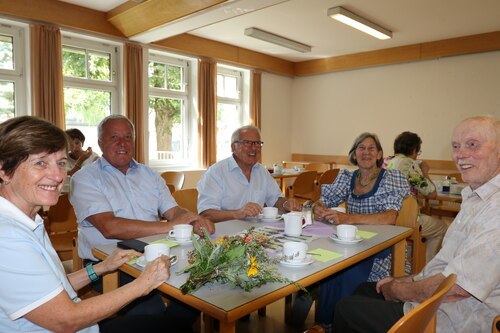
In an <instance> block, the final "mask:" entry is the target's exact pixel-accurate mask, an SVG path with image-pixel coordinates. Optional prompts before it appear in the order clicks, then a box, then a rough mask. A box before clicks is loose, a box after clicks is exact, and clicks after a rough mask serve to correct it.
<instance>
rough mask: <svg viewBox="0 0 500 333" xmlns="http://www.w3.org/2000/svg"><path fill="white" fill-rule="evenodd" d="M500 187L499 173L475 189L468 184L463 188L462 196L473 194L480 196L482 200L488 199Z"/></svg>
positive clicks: (466, 196)
mask: <svg viewBox="0 0 500 333" xmlns="http://www.w3.org/2000/svg"><path fill="white" fill-rule="evenodd" d="M499 189H500V174H497V175H496V176H495V177H493V178H491V179H490V180H489V181H488V182H487V183H485V184H483V185H481V186H480V187H478V188H477V189H475V190H474V191H472V189H471V188H470V186H467V187H466V188H464V189H463V190H462V197H463V198H468V197H470V196H471V195H473V194H476V195H477V196H479V197H480V198H481V199H482V200H487V199H488V198H489V197H490V196H492V195H494V194H495V193H497V192H498V190H499Z"/></svg>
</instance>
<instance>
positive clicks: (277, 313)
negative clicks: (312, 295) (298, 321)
mask: <svg viewBox="0 0 500 333" xmlns="http://www.w3.org/2000/svg"><path fill="white" fill-rule="evenodd" d="M284 304H285V301H284V299H282V300H279V301H277V302H275V303H273V304H271V305H268V306H267V307H266V316H265V317H261V316H259V315H258V314H257V312H254V313H252V314H251V315H250V319H249V320H239V321H238V322H237V324H236V332H237V333H302V332H304V331H305V330H307V329H308V328H310V327H312V326H313V325H314V305H313V306H312V308H311V311H309V315H308V317H307V319H306V321H305V323H304V325H303V326H302V327H294V326H290V325H286V324H285V322H284Z"/></svg>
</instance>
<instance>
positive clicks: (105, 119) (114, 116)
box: [97, 114, 135, 141]
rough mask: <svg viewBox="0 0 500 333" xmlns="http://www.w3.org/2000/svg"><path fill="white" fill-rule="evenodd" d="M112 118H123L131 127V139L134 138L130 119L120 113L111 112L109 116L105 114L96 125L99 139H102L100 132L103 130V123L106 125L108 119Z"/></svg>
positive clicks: (133, 129)
mask: <svg viewBox="0 0 500 333" xmlns="http://www.w3.org/2000/svg"><path fill="white" fill-rule="evenodd" d="M112 120H125V121H126V122H127V123H128V125H129V127H130V128H131V129H132V136H133V139H134V140H135V126H134V124H132V122H131V121H130V119H128V118H127V117H125V116H124V115H121V114H112V115H110V116H107V117H106V118H104V119H103V120H101V122H100V123H99V125H98V126H97V138H98V140H99V141H101V140H102V132H103V131H104V125H106V123H107V122H108V121H112Z"/></svg>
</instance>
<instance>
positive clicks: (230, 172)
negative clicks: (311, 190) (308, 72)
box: [197, 126, 302, 222]
mask: <svg viewBox="0 0 500 333" xmlns="http://www.w3.org/2000/svg"><path fill="white" fill-rule="evenodd" d="M260 137H261V136H260V131H259V129H258V128H257V127H254V126H243V127H241V128H239V129H237V130H236V131H235V132H234V133H233V135H232V136H231V150H232V152H233V155H232V156H231V157H228V158H226V159H224V160H222V161H220V162H218V163H216V164H214V165H212V166H211V167H210V168H209V169H208V170H207V172H206V173H205V174H204V175H203V177H202V178H201V180H200V181H199V183H198V186H197V189H198V212H200V215H202V216H204V217H206V218H208V219H210V220H212V221H214V222H219V221H227V220H233V219H244V218H246V217H255V216H257V215H259V214H260V213H261V212H262V207H263V206H264V205H266V206H269V207H272V206H274V207H277V208H279V209H282V210H285V211H291V210H300V209H301V208H302V207H301V205H300V203H299V202H298V201H297V200H296V199H287V198H285V197H284V195H283V193H282V192H281V190H280V188H279V186H278V184H277V183H276V181H275V180H274V178H273V177H272V176H271V175H270V173H269V171H267V169H266V168H264V167H263V166H262V165H261V164H260V163H258V162H259V159H260V154H261V150H262V145H263V144H264V143H263V142H262V141H261V138H260Z"/></svg>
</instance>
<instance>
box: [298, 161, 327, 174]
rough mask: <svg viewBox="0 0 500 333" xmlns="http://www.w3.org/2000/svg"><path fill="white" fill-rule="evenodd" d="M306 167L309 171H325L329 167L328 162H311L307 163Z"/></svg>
mask: <svg viewBox="0 0 500 333" xmlns="http://www.w3.org/2000/svg"><path fill="white" fill-rule="evenodd" d="M304 169H306V170H308V171H316V172H321V173H322V172H325V171H326V170H329V169H328V164H325V163H319V162H318V163H316V162H311V163H308V164H306V165H305V167H304Z"/></svg>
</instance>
